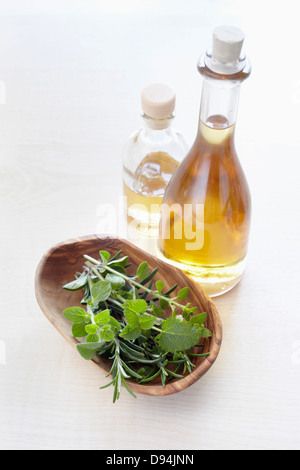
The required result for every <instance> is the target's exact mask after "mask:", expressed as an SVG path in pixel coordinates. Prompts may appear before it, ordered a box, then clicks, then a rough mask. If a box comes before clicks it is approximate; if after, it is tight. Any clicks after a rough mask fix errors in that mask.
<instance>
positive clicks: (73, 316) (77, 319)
mask: <svg viewBox="0 0 300 470" xmlns="http://www.w3.org/2000/svg"><path fill="white" fill-rule="evenodd" d="M63 314H64V316H65V317H66V319H67V320H69V321H70V322H72V323H82V322H83V320H84V319H85V318H86V317H87V312H86V311H85V310H84V309H83V308H82V307H70V308H66V310H64V311H63Z"/></svg>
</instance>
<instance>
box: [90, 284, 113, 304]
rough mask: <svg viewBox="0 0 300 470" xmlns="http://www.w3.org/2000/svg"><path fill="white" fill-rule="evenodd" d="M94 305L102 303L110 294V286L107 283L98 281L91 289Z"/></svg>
mask: <svg viewBox="0 0 300 470" xmlns="http://www.w3.org/2000/svg"><path fill="white" fill-rule="evenodd" d="M91 294H92V298H93V301H94V304H98V303H99V302H104V301H105V300H106V299H108V297H109V296H110V294H111V284H110V282H108V281H99V282H97V284H94V285H93V287H92V289H91Z"/></svg>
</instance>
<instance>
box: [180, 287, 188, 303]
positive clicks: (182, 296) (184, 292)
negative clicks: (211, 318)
mask: <svg viewBox="0 0 300 470" xmlns="http://www.w3.org/2000/svg"><path fill="white" fill-rule="evenodd" d="M189 293H190V289H189V288H188V287H184V288H183V289H181V290H180V291H179V292H178V295H177V299H178V300H184V299H186V298H187V297H188V295H189Z"/></svg>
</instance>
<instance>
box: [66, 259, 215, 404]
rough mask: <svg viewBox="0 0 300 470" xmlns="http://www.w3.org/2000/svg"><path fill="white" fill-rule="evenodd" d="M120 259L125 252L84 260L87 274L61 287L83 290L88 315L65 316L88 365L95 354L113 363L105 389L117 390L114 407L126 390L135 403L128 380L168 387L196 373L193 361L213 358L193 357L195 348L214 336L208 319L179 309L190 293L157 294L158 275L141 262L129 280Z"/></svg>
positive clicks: (74, 310)
mask: <svg viewBox="0 0 300 470" xmlns="http://www.w3.org/2000/svg"><path fill="white" fill-rule="evenodd" d="M121 255H122V252H121V251H120V252H118V253H117V254H116V255H115V256H113V257H111V255H110V253H108V252H107V251H100V259H99V260H96V259H94V258H91V257H90V256H88V255H85V256H84V258H85V259H86V263H85V267H84V271H83V272H82V273H77V274H76V279H75V280H74V281H72V282H70V283H69V284H66V285H65V286H63V287H64V289H67V290H70V291H77V290H81V289H83V290H84V297H83V299H82V301H81V304H82V305H85V306H86V309H84V308H83V307H71V308H67V309H66V310H65V311H64V312H63V314H64V315H65V317H66V318H67V319H68V320H69V321H70V322H72V323H73V327H72V333H73V335H74V337H76V338H84V337H86V340H85V342H84V343H79V344H78V345H77V350H78V352H79V353H80V354H81V356H82V357H83V358H84V359H86V360H91V359H92V358H93V357H94V355H95V354H98V355H100V356H102V357H104V358H107V359H112V367H111V370H110V372H109V374H108V375H107V376H109V375H111V377H112V380H111V382H109V383H108V384H107V385H105V386H104V387H101V388H106V387H108V386H109V385H113V386H114V395H113V401H114V402H115V401H116V400H117V399H118V398H119V396H120V391H121V386H122V384H123V385H124V386H125V387H126V389H127V390H128V392H129V393H130V394H131V395H133V396H134V397H135V395H134V393H133V392H132V391H131V389H130V388H129V385H128V383H127V380H129V379H135V380H136V381H137V382H138V383H139V384H145V383H148V382H151V381H152V380H154V379H156V378H157V377H160V379H161V382H162V385H163V386H165V385H166V383H167V382H168V381H169V380H172V379H173V378H182V377H184V375H185V374H186V373H187V372H189V373H190V372H192V369H193V368H194V367H195V366H194V364H193V362H192V360H191V358H192V357H193V356H198V357H203V356H207V355H208V354H209V353H206V354H195V353H192V352H191V351H192V348H194V347H195V346H197V345H199V340H200V338H208V337H210V336H211V332H210V331H209V330H208V329H206V328H205V327H204V323H205V321H206V317H207V315H206V313H200V314H195V312H196V310H197V308H196V307H191V304H189V303H188V304H186V305H182V304H181V303H179V302H181V301H183V300H185V299H186V298H187V297H188V295H189V288H188V287H184V288H182V289H181V290H179V292H178V294H177V296H176V297H171V294H172V293H173V292H174V291H175V289H176V288H177V285H174V286H173V287H172V288H171V289H168V290H165V291H164V287H165V286H164V283H163V282H162V281H157V282H156V283H155V288H154V289H153V284H154V280H153V278H154V276H155V275H156V273H157V271H158V269H157V268H156V269H154V270H153V271H152V272H150V269H149V266H148V264H147V262H143V263H142V264H141V265H140V266H139V267H138V269H137V272H136V275H129V274H127V268H128V267H129V266H130V264H129V263H128V257H127V256H124V257H121ZM167 312H169V316H168V318H165V317H166V315H167Z"/></svg>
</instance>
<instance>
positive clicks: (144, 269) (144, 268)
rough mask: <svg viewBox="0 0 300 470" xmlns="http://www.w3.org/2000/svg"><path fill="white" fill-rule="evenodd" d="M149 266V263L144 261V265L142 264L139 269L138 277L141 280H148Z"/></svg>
mask: <svg viewBox="0 0 300 470" xmlns="http://www.w3.org/2000/svg"><path fill="white" fill-rule="evenodd" d="M149 272H150V270H149V265H148V263H147V261H144V262H143V263H141V264H140V265H139V267H138V269H137V273H136V275H137V277H138V278H139V279H142V280H143V279H146V277H147V276H149Z"/></svg>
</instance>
